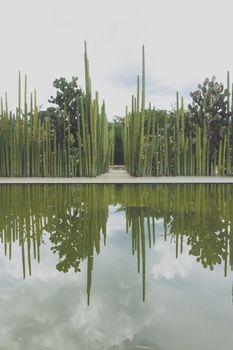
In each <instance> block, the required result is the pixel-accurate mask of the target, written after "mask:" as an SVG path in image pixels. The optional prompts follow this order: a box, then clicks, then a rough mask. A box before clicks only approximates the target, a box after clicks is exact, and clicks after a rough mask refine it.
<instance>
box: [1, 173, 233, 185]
mask: <svg viewBox="0 0 233 350" xmlns="http://www.w3.org/2000/svg"><path fill="white" fill-rule="evenodd" d="M122 183H123V184H189V183H191V184H196V183H198V184H200V183H231V184H233V177H230V176H159V177H152V176H148V177H133V176H130V175H129V174H128V173H127V172H126V171H124V170H113V171H109V172H108V173H106V174H103V175H100V176H97V177H92V178H89V177H71V178H69V177H21V178H19V177H0V184H122Z"/></svg>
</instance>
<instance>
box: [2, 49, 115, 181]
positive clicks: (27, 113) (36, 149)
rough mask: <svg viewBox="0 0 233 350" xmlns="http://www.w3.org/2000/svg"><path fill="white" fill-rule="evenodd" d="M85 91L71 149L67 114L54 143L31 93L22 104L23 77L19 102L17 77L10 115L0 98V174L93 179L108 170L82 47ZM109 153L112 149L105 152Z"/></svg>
mask: <svg viewBox="0 0 233 350" xmlns="http://www.w3.org/2000/svg"><path fill="white" fill-rule="evenodd" d="M84 61H85V81H86V92H85V93H83V94H82V95H81V96H80V97H79V101H78V103H77V106H78V108H79V111H80V113H78V115H80V118H77V128H76V133H77V140H78V145H77V147H76V148H75V149H73V148H72V147H71V132H70V115H69V114H67V116H66V118H65V119H67V121H68V122H67V125H68V130H67V133H65V132H64V140H63V142H59V141H58V139H57V136H56V131H55V129H53V128H51V124H50V120H49V118H46V119H45V120H41V118H40V117H39V111H38V106H37V99H36V92H35V93H34V95H33V94H31V98H30V104H29V106H28V101H27V77H26V76H25V84H24V100H23V106H22V98H21V76H20V73H19V88H18V107H17V109H16V113H15V114H13V113H12V112H9V110H8V104H7V95H6V96H5V103H4V102H3V99H1V110H0V176H19V177H21V176H27V177H31V176H32V177H33V176H68V177H69V176H96V175H99V174H101V173H104V172H106V171H107V170H108V167H109V163H110V161H111V159H110V158H111V157H112V156H111V154H110V146H111V142H113V140H114V135H113V133H112V131H111V132H110V133H109V127H108V121H107V117H106V112H105V103H104V102H103V104H102V107H101V110H100V107H99V102H98V93H97V92H96V94H95V98H94V99H92V93H91V79H90V74H89V61H88V57H87V50H86V44H85V54H84ZM111 152H112V149H111Z"/></svg>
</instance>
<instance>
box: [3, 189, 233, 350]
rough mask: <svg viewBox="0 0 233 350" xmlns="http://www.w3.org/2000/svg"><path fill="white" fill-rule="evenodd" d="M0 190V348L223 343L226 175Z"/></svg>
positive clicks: (229, 308) (227, 268)
mask: <svg viewBox="0 0 233 350" xmlns="http://www.w3.org/2000/svg"><path fill="white" fill-rule="evenodd" d="M0 199H1V200H0V240H1V243H0V311H1V312H0V350H3V349H4V350H8V349H9V350H15V349H17V350H18V349H20V350H21V349H22V350H24V349H30V350H34V349H35V350H37V349H38V350H39V349H52V350H53V349H56V350H63V349H64V348H66V349H67V350H79V349H80V350H92V349H93V350H94V349H96V350H99V349H101V350H102V349H106V350H108V349H110V350H112V349H114V350H115V349H124V350H126V349H127V350H131V349H156V350H160V349H161V350H197V349H211V350H215V349H216V350H219V349H221V350H232V347H233V332H232V330H233V303H232V295H233V293H232V277H233V273H232V270H233V227H232V226H233V186H232V185H1V186H0Z"/></svg>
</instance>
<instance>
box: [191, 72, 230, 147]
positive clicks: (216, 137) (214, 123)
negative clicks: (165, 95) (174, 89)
mask: <svg viewBox="0 0 233 350" xmlns="http://www.w3.org/2000/svg"><path fill="white" fill-rule="evenodd" d="M228 94H229V92H228V90H227V89H224V86H223V84H222V83H218V82H217V81H216V78H215V77H212V79H211V80H209V79H205V81H204V82H203V84H202V85H201V84H199V85H198V90H196V91H194V92H191V93H190V96H191V97H192V103H191V104H189V106H188V107H189V111H190V114H189V118H188V125H187V126H188V130H189V132H190V133H191V134H193V132H194V129H195V128H196V127H200V128H201V129H203V126H204V123H205V122H206V124H207V132H208V137H209V140H210V152H211V154H213V151H214V148H216V147H218V145H219V143H220V141H221V140H222V139H223V137H224V133H225V131H226V127H227V125H228V123H229V120H230V117H231V112H230V111H228V106H227V103H228V102H227V99H228Z"/></svg>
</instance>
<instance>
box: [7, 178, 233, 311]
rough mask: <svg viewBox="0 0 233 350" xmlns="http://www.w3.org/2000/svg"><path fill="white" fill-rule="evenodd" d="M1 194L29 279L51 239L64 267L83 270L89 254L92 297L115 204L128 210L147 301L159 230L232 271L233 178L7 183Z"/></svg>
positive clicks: (209, 264) (207, 264) (210, 264)
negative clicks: (216, 181) (150, 254)
mask: <svg viewBox="0 0 233 350" xmlns="http://www.w3.org/2000/svg"><path fill="white" fill-rule="evenodd" d="M0 195H1V204H0V238H1V242H2V247H1V250H2V251H3V250H4V254H5V255H8V257H9V259H12V258H13V257H14V256H13V255H14V254H13V250H14V246H15V245H19V247H20V250H21V257H22V270H23V277H24V278H25V277H26V276H27V275H28V274H29V275H31V274H32V265H33V260H37V261H38V262H40V260H41V257H40V249H41V245H42V243H46V244H48V242H50V243H49V244H48V245H49V246H50V249H51V251H52V252H53V253H55V255H56V256H57V259H58V263H57V265H56V268H57V270H58V271H62V272H68V271H69V270H70V269H71V268H73V269H74V271H75V272H79V271H80V269H81V267H80V263H81V262H82V261H86V262H87V296H88V304H89V302H90V291H91V284H92V271H93V264H94V256H95V255H96V254H99V253H100V252H101V244H100V243H101V240H102V241H103V243H104V244H105V243H106V241H107V236H108V233H107V229H106V227H107V221H108V216H109V206H110V205H111V206H115V209H114V210H115V212H119V211H122V212H124V213H125V223H126V224H125V232H128V233H130V234H131V241H132V243H131V244H132V253H133V254H134V255H135V257H136V258H137V270H138V272H140V273H141V275H142V299H143V300H145V296H146V293H145V291H146V255H147V249H149V248H151V247H152V246H153V245H155V246H156V239H157V238H156V235H157V234H158V232H159V234H160V235H161V233H162V234H163V236H164V240H165V241H167V240H168V237H170V238H171V239H172V241H173V242H174V255H175V256H176V257H177V258H178V257H179V255H180V254H182V253H183V251H184V246H185V245H186V247H187V248H188V250H189V254H190V255H193V256H195V257H196V260H197V262H200V263H201V264H202V265H203V267H204V268H209V269H210V270H213V269H214V267H215V266H216V265H218V264H222V265H223V272H224V275H225V276H226V275H227V272H228V268H229V267H230V268H233V229H232V227H231V226H232V222H233V209H232V205H231V204H232V200H233V188H232V186H231V185H172V186H167V185H82V186H72V185H71V186H70V185H65V186H64V185H57V186H53V185H50V186H49V185H42V186H35V185H27V186H20V185H14V186H4V185H1V186H0ZM58 198H62V200H60V201H58V200H57V199H58ZM100 199H101V200H100ZM119 203H120V204H119ZM213 203H216V204H215V205H214V206H213ZM111 215H114V214H111ZM159 219H160V221H161V219H162V222H163V224H162V225H163V226H161V224H159V223H158V220H159ZM158 225H159V227H158ZM123 226H124V225H123ZM161 230H162V231H163V232H161ZM169 241H170V239H169ZM155 254H156V253H155Z"/></svg>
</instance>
